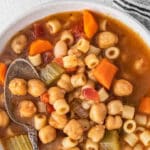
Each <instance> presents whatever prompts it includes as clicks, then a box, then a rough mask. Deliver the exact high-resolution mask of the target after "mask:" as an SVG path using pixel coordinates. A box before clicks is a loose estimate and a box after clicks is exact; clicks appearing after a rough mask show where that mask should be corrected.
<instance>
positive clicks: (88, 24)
mask: <svg viewBox="0 0 150 150" xmlns="http://www.w3.org/2000/svg"><path fill="white" fill-rule="evenodd" d="M83 26H84V32H85V34H86V36H87V37H88V38H89V39H91V38H92V37H93V36H94V34H95V33H96V32H97V30H98V24H97V22H96V20H95V18H94V17H93V15H92V14H91V13H90V12H89V11H87V10H85V11H83Z"/></svg>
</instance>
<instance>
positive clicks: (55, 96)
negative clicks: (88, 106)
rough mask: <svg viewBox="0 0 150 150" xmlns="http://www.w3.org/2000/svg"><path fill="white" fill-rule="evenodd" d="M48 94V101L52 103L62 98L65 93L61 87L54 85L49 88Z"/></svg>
mask: <svg viewBox="0 0 150 150" xmlns="http://www.w3.org/2000/svg"><path fill="white" fill-rule="evenodd" d="M48 94H49V103H50V104H52V105H53V104H54V103H55V102H56V101H57V100H59V99H63V98H64V94H65V93H64V91H63V90H62V89H61V88H59V87H57V86H54V87H51V88H49V90H48Z"/></svg>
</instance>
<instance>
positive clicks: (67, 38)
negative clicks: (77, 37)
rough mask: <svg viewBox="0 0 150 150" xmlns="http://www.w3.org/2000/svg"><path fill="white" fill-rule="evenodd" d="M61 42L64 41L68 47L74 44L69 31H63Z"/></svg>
mask: <svg viewBox="0 0 150 150" xmlns="http://www.w3.org/2000/svg"><path fill="white" fill-rule="evenodd" d="M60 39H61V40H63V41H65V42H66V43H67V44H68V45H69V46H70V45H72V44H73V43H74V37H73V35H72V33H71V32H70V31H67V30H66V31H64V32H62V34H61V37H60Z"/></svg>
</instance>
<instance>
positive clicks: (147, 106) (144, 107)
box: [139, 97, 150, 115]
mask: <svg viewBox="0 0 150 150" xmlns="http://www.w3.org/2000/svg"><path fill="white" fill-rule="evenodd" d="M139 112H141V113H144V114H147V115H150V97H143V98H142V99H141V101H140V104H139Z"/></svg>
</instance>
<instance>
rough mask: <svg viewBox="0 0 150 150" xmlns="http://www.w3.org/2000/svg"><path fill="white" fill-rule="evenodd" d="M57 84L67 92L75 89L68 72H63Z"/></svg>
mask: <svg viewBox="0 0 150 150" xmlns="http://www.w3.org/2000/svg"><path fill="white" fill-rule="evenodd" d="M57 85H58V86H59V87H60V88H62V89H64V90H65V91H67V92H69V91H72V90H73V86H72V84H71V78H70V76H69V75H68V74H63V75H62V76H61V77H60V79H59V80H58V81H57Z"/></svg>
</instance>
